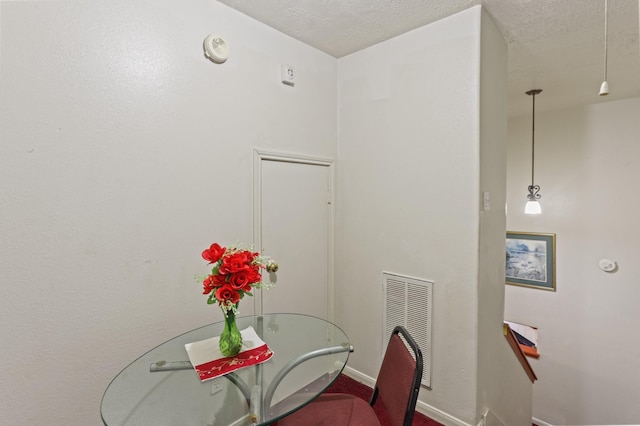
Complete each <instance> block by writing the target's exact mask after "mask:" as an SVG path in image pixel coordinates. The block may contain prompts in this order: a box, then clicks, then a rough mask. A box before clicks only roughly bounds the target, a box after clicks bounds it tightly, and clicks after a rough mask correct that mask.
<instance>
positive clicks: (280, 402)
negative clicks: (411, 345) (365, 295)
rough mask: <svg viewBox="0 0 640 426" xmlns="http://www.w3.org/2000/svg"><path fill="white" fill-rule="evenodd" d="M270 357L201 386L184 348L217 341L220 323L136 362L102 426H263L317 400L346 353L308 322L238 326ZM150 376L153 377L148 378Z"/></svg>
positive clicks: (111, 389)
mask: <svg viewBox="0 0 640 426" xmlns="http://www.w3.org/2000/svg"><path fill="white" fill-rule="evenodd" d="M237 324H238V328H239V329H240V330H243V329H245V328H247V327H249V326H252V327H253V328H254V329H255V331H256V332H257V333H258V335H259V336H260V337H261V339H262V340H263V341H264V342H265V343H266V344H267V345H268V346H269V348H270V349H271V350H272V351H273V357H271V359H269V360H268V361H266V362H264V363H262V364H259V365H256V366H251V367H245V368H241V369H239V370H236V371H234V372H232V373H229V374H227V375H225V376H220V377H217V378H215V379H211V380H208V381H205V382H201V381H200V379H199V378H198V375H197V374H196V372H195V371H194V369H193V367H192V366H191V363H190V362H189V357H188V356H187V351H186V350H185V347H184V345H185V344H186V343H192V342H196V341H199V340H204V339H208V338H211V337H215V336H219V335H220V333H221V332H222V329H223V327H224V322H218V323H214V324H210V325H207V326H204V327H200V328H197V329H195V330H192V331H189V332H187V333H184V334H182V335H180V336H177V337H174V338H173V339H171V340H169V341H167V342H165V343H163V344H161V345H159V346H158V347H156V348H154V349H152V350H150V351H149V352H147V353H145V354H144V355H142V356H141V357H140V358H138V359H136V360H135V361H134V362H132V363H131V364H129V365H128V366H127V367H126V368H125V369H124V370H122V371H121V372H120V373H119V374H118V375H117V376H116V377H115V378H114V379H113V380H112V382H111V383H110V384H109V386H108V387H107V390H106V391H105V393H104V396H103V398H102V404H101V407H100V411H101V415H102V420H103V422H104V424H105V425H108V426H116V425H151V424H152V425H158V426H161V425H185V426H188V425H207V426H228V425H233V426H243V425H268V424H270V423H271V422H275V421H276V420H277V419H279V418H281V417H284V416H286V415H288V414H290V413H292V412H293V411H296V410H297V409H299V408H301V407H302V406H304V405H305V404H307V403H308V402H310V401H311V400H312V399H314V398H315V397H316V396H317V395H319V394H320V393H322V392H323V391H324V390H325V389H326V388H327V387H328V386H329V385H330V384H331V383H333V381H334V380H335V379H336V378H337V377H338V375H339V374H340V373H341V372H342V369H343V368H344V366H345V364H346V363H347V360H348V358H349V352H350V350H352V348H351V346H350V344H349V339H348V338H347V336H346V334H345V333H344V332H343V331H342V330H341V329H340V328H339V327H337V326H335V325H334V324H332V323H330V322H328V321H326V320H323V319H321V318H316V317H312V316H307V315H300V314H284V313H281V314H265V315H262V316H248V317H238V318H237ZM152 370H153V371H152Z"/></svg>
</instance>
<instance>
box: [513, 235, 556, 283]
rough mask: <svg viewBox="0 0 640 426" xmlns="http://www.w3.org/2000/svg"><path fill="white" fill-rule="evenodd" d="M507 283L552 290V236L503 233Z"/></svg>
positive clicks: (553, 238)
mask: <svg viewBox="0 0 640 426" xmlns="http://www.w3.org/2000/svg"><path fill="white" fill-rule="evenodd" d="M505 254H506V259H505V278H506V283H507V284H513V285H519V286H525V287H534V288H542V289H546V290H553V291H555V271H554V269H555V234H539V233H529V232H520V233H515V232H507V239H506V252H505Z"/></svg>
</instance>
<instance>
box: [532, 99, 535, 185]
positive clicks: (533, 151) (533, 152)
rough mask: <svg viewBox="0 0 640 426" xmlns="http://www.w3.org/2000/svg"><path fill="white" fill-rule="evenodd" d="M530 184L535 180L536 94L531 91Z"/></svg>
mask: <svg viewBox="0 0 640 426" xmlns="http://www.w3.org/2000/svg"><path fill="white" fill-rule="evenodd" d="M531 117H532V119H531V186H533V185H534V182H535V180H534V179H533V167H534V164H535V152H536V149H535V146H536V145H535V144H536V137H535V133H536V94H535V93H533V114H532V115H531Z"/></svg>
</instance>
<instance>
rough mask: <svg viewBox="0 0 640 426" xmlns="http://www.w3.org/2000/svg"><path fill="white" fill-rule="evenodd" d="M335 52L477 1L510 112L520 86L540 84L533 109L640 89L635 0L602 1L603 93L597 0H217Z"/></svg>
mask: <svg viewBox="0 0 640 426" xmlns="http://www.w3.org/2000/svg"><path fill="white" fill-rule="evenodd" d="M218 1H220V2H221V3H224V4H226V5H227V6H229V7H231V8H233V9H236V10H238V11H240V12H242V13H244V14H246V15H248V16H250V17H252V18H254V19H256V20H258V21H261V22H263V23H264V24H266V25H268V26H270V27H273V28H275V29H276V30H279V31H281V32H283V33H285V34H287V35H289V36H291V37H294V38H296V39H298V40H300V41H302V42H303V43H306V44H308V45H310V46H313V47H315V48H317V49H319V50H322V51H323V52H326V53H327V54H329V55H332V56H334V57H336V58H340V57H342V56H345V55H348V54H350V53H353V52H356V51H358V50H361V49H363V48H366V47H368V46H371V45H374V44H376V43H379V42H381V41H384V40H387V39H389V38H392V37H395V36H397V35H400V34H402V33H404V32H407V31H410V30H412V29H414V28H418V27H420V26H423V25H426V24H429V23H432V22H434V21H437V20H439V19H442V18H444V17H446V16H449V15H452V14H454V13H457V12H460V11H462V10H464V9H467V8H469V7H472V6H475V5H478V4H482V5H483V7H484V8H485V9H486V10H487V12H488V13H489V14H490V15H491V16H492V18H493V19H494V21H495V22H496V24H497V25H498V27H499V28H500V30H501V31H502V33H503V36H504V38H505V40H506V42H507V45H508V49H509V65H508V75H509V78H508V79H509V82H508V83H509V114H510V115H511V116H517V115H525V114H528V113H530V107H531V104H530V97H528V96H527V95H525V93H524V92H525V91H527V90H529V89H533V88H540V89H543V90H544V92H543V95H541V96H540V97H539V98H537V99H536V109H539V110H540V111H544V110H554V109H562V108H568V107H576V106H581V105H587V104H592V103H597V102H604V101H611V100H616V99H623V98H628V97H637V96H640V46H639V37H638V26H639V21H640V13H639V11H638V4H639V3H640V0H611V1H609V2H608V5H609V24H608V27H609V34H608V42H609V52H608V81H609V86H610V95H609V96H605V97H602V96H598V89H599V88H600V83H601V82H602V79H603V69H604V0H386V1H381V0H322V1H320V0H261V1H256V0H218Z"/></svg>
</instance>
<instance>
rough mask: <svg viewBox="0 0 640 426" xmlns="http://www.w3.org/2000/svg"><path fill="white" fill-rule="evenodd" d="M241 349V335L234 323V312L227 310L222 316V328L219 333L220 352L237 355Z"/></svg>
mask: <svg viewBox="0 0 640 426" xmlns="http://www.w3.org/2000/svg"><path fill="white" fill-rule="evenodd" d="M240 349H242V335H241V334H240V330H238V326H237V325H236V314H235V313H234V312H233V311H228V312H227V313H226V315H225V318H224V330H222V334H221V335H220V352H222V355H224V356H234V355H237V354H238V353H239V352H240Z"/></svg>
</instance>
